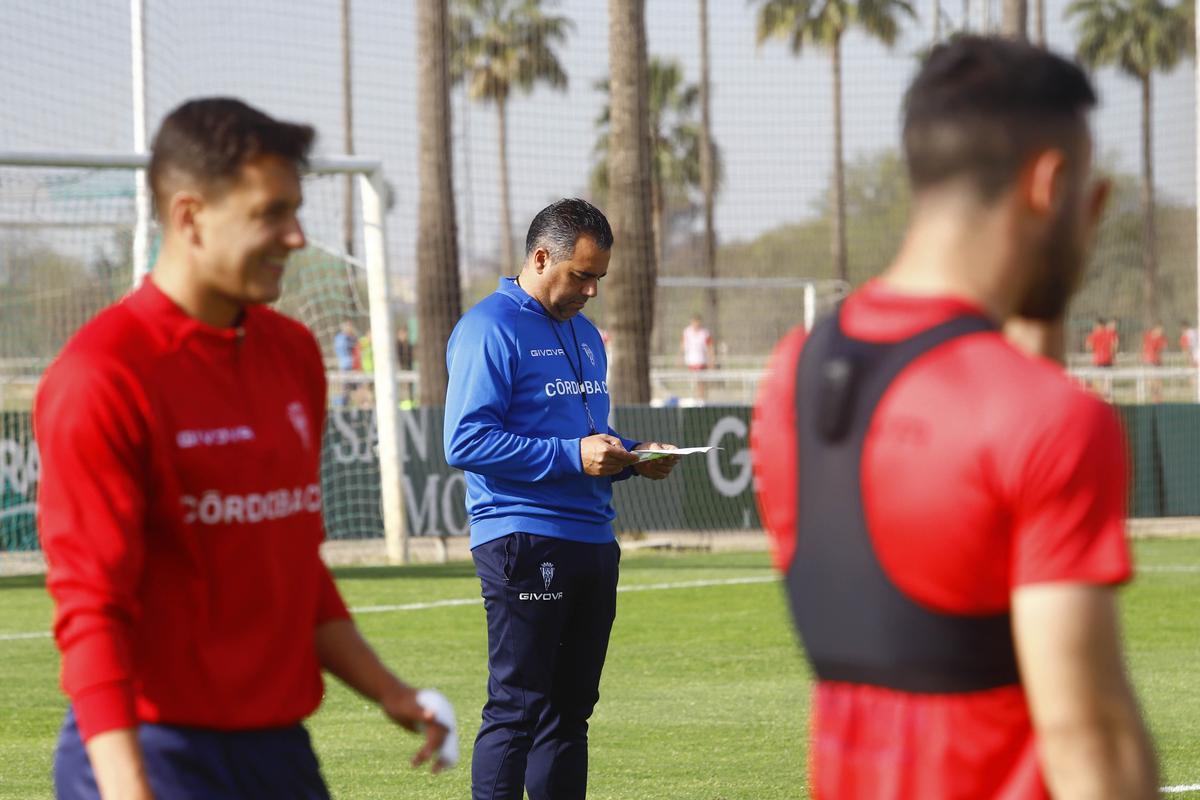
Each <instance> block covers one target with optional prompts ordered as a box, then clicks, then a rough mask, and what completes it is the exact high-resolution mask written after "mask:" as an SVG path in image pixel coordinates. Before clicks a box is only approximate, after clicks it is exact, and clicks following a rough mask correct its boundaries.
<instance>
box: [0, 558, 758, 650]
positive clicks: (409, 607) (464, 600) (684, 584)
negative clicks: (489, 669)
mask: <svg viewBox="0 0 1200 800" xmlns="http://www.w3.org/2000/svg"><path fill="white" fill-rule="evenodd" d="M778 580H779V578H778V577H776V576H774V575H754V576H749V577H745V578H723V579H721V580H698V581H679V582H677V583H635V584H631V585H628V586H618V587H617V591H618V592H650V591H661V590H664V589H701V588H704V587H707V586H741V585H743V584H749V583H774V582H775V581H778ZM482 604H483V598H482V597H459V598H453V599H448V600H431V601H429V602H428V603H401V604H398V605H388V606H358V607H356V608H351V609H350V612H351V613H352V614H383V613H386V612H389V611H425V610H427V609H430V608H450V607H453V606H478V605H482ZM49 637H50V632H49V631H36V632H33V633H0V642H14V641H18V640H20V639H47V638H49Z"/></svg>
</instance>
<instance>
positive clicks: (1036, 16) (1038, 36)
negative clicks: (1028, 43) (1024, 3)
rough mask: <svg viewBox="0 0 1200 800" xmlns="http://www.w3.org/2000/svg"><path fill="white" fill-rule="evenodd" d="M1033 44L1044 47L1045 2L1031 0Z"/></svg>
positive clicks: (1042, 0)
mask: <svg viewBox="0 0 1200 800" xmlns="http://www.w3.org/2000/svg"><path fill="white" fill-rule="evenodd" d="M1033 42H1034V44H1036V45H1037V46H1038V47H1045V46H1046V0H1033Z"/></svg>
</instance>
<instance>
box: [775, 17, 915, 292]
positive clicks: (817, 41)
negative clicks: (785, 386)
mask: <svg viewBox="0 0 1200 800" xmlns="http://www.w3.org/2000/svg"><path fill="white" fill-rule="evenodd" d="M752 2H756V3H759V4H760V5H761V8H760V9H759V12H758V43H759V44H762V43H763V42H765V41H766V40H767V39H783V40H785V41H787V42H789V43H790V45H791V48H792V52H793V53H800V52H801V51H802V50H804V49H806V48H809V47H816V48H824V49H826V50H828V51H829V56H830V63H831V65H832V68H833V208H834V214H833V228H832V230H831V234H830V238H831V242H830V249H831V251H832V256H833V266H834V272H835V273H836V274H837V276H838V277H839V278H841V279H842V280H847V278H848V274H847V270H846V199H845V192H846V189H845V175H844V171H845V164H844V160H843V155H842V39H843V37H844V36H845V35H846V32H847V31H849V30H850V28H851V27H857V28H859V29H860V30H862V31H864V32H865V33H867V34H869V35H871V36H873V37H875V38H876V39H879V40H880V41H881V42H883V43H884V44H886V45H888V46H889V47H890V46H891V45H892V44H894V43H895V41H896V37H897V36H898V35H899V32H900V26H899V23H898V22H897V19H896V18H897V17H898V16H899V15H900V14H907V15H908V16H909V17H915V16H916V15H915V13H914V12H913V7H912V5H911V4H910V3H909V2H908V0H858V2H857V3H855V2H851V1H850V0H752Z"/></svg>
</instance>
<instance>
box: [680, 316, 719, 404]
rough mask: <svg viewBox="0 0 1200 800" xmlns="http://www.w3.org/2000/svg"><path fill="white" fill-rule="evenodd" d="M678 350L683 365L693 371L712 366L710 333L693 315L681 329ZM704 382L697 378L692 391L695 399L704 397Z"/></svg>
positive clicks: (697, 317) (698, 318)
mask: <svg viewBox="0 0 1200 800" xmlns="http://www.w3.org/2000/svg"><path fill="white" fill-rule="evenodd" d="M679 350H680V352H682V353H683V365H684V366H685V367H687V368H688V369H689V370H692V371H693V372H700V371H701V370H706V369H708V368H710V367H712V366H713V362H714V361H715V359H714V357H713V340H712V334H710V333H709V332H708V328H705V327H704V325H703V323H702V322H701V320H700V317H699V316H698V315H697V316H693V317H692V321H691V323H689V324H688V326H687V327H686V328H684V329H683V337H682V338H681V339H680V342H679ZM704 390H705V385H704V382H703V381H701V380H699V379H697V380H696V385H695V389H694V390H693V393H694V394H695V396H696V399H698V400H703V399H704Z"/></svg>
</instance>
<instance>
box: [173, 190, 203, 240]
mask: <svg viewBox="0 0 1200 800" xmlns="http://www.w3.org/2000/svg"><path fill="white" fill-rule="evenodd" d="M203 208H204V200H203V198H201V197H200V195H199V194H197V193H196V192H193V191H188V190H186V189H180V190H179V191H177V192H175V193H174V194H172V195H171V197H170V198H169V199H168V200H167V220H168V222H169V224H170V226H171V229H172V230H174V231H176V232H178V233H179V234H180V235H181V236H183V238H184V239H185V240H186V241H188V242H191V243H192V244H200V243H201V239H202V237H201V234H200V226H199V224H198V222H197V217H198V216H199V214H200V211H201V209H203Z"/></svg>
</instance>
